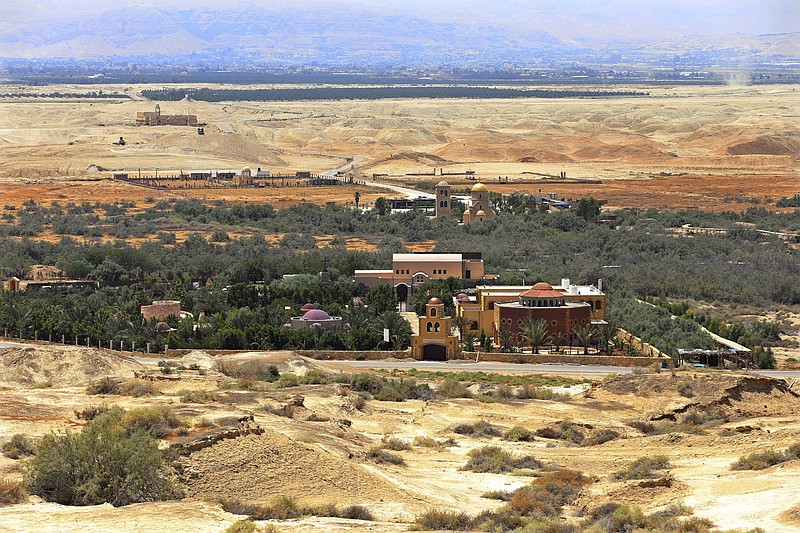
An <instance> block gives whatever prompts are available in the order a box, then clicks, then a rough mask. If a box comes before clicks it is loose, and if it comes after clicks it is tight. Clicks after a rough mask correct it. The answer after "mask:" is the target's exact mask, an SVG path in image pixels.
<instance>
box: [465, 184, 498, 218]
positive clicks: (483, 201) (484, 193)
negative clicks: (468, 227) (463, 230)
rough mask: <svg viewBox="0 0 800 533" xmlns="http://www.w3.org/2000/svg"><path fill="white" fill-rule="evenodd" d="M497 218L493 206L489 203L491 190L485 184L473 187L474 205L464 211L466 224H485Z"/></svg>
mask: <svg viewBox="0 0 800 533" xmlns="http://www.w3.org/2000/svg"><path fill="white" fill-rule="evenodd" d="M494 217H495V212H494V209H492V204H491V202H489V189H488V188H487V187H486V185H484V184H483V183H476V184H475V185H473V186H472V205H470V207H469V209H467V210H466V211H464V224H469V223H470V222H483V221H484V220H491V219H493V218H494Z"/></svg>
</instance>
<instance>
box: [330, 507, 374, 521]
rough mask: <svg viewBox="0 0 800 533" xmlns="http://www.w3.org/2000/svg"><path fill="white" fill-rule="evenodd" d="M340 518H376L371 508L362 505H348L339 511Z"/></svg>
mask: <svg viewBox="0 0 800 533" xmlns="http://www.w3.org/2000/svg"><path fill="white" fill-rule="evenodd" d="M338 516H339V518H347V519H350V520H368V521H372V520H375V517H374V516H372V513H370V512H369V509H367V508H366V507H363V506H361V505H348V506H347V507H345V508H344V509H342V510H341V511H340V512H339V513H338Z"/></svg>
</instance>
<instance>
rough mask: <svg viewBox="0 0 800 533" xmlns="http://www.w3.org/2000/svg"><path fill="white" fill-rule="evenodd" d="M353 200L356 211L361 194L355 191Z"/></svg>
mask: <svg viewBox="0 0 800 533" xmlns="http://www.w3.org/2000/svg"><path fill="white" fill-rule="evenodd" d="M353 200H355V201H356V209H358V203H359V202H360V201H361V193H360V192H358V191H356V192H355V194H353Z"/></svg>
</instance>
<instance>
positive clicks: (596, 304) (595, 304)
mask: <svg viewBox="0 0 800 533" xmlns="http://www.w3.org/2000/svg"><path fill="white" fill-rule="evenodd" d="M601 307H602V304H601V303H600V300H598V301H596V302H595V303H594V308H595V309H597V310H599V309H600V308H601Z"/></svg>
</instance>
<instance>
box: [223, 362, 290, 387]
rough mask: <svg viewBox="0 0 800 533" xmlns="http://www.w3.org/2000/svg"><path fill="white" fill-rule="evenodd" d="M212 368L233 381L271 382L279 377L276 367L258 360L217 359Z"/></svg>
mask: <svg viewBox="0 0 800 533" xmlns="http://www.w3.org/2000/svg"><path fill="white" fill-rule="evenodd" d="M214 366H215V368H216V369H217V371H218V372H220V373H222V374H224V375H226V376H228V377H229V378H235V379H252V380H254V381H268V382H273V381H275V380H276V379H278V378H279V377H280V375H281V374H280V372H278V367H277V366H275V365H273V364H270V363H267V362H266V361H262V360H258V359H253V360H250V361H230V360H226V359H217V360H216V361H215V362H214Z"/></svg>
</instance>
